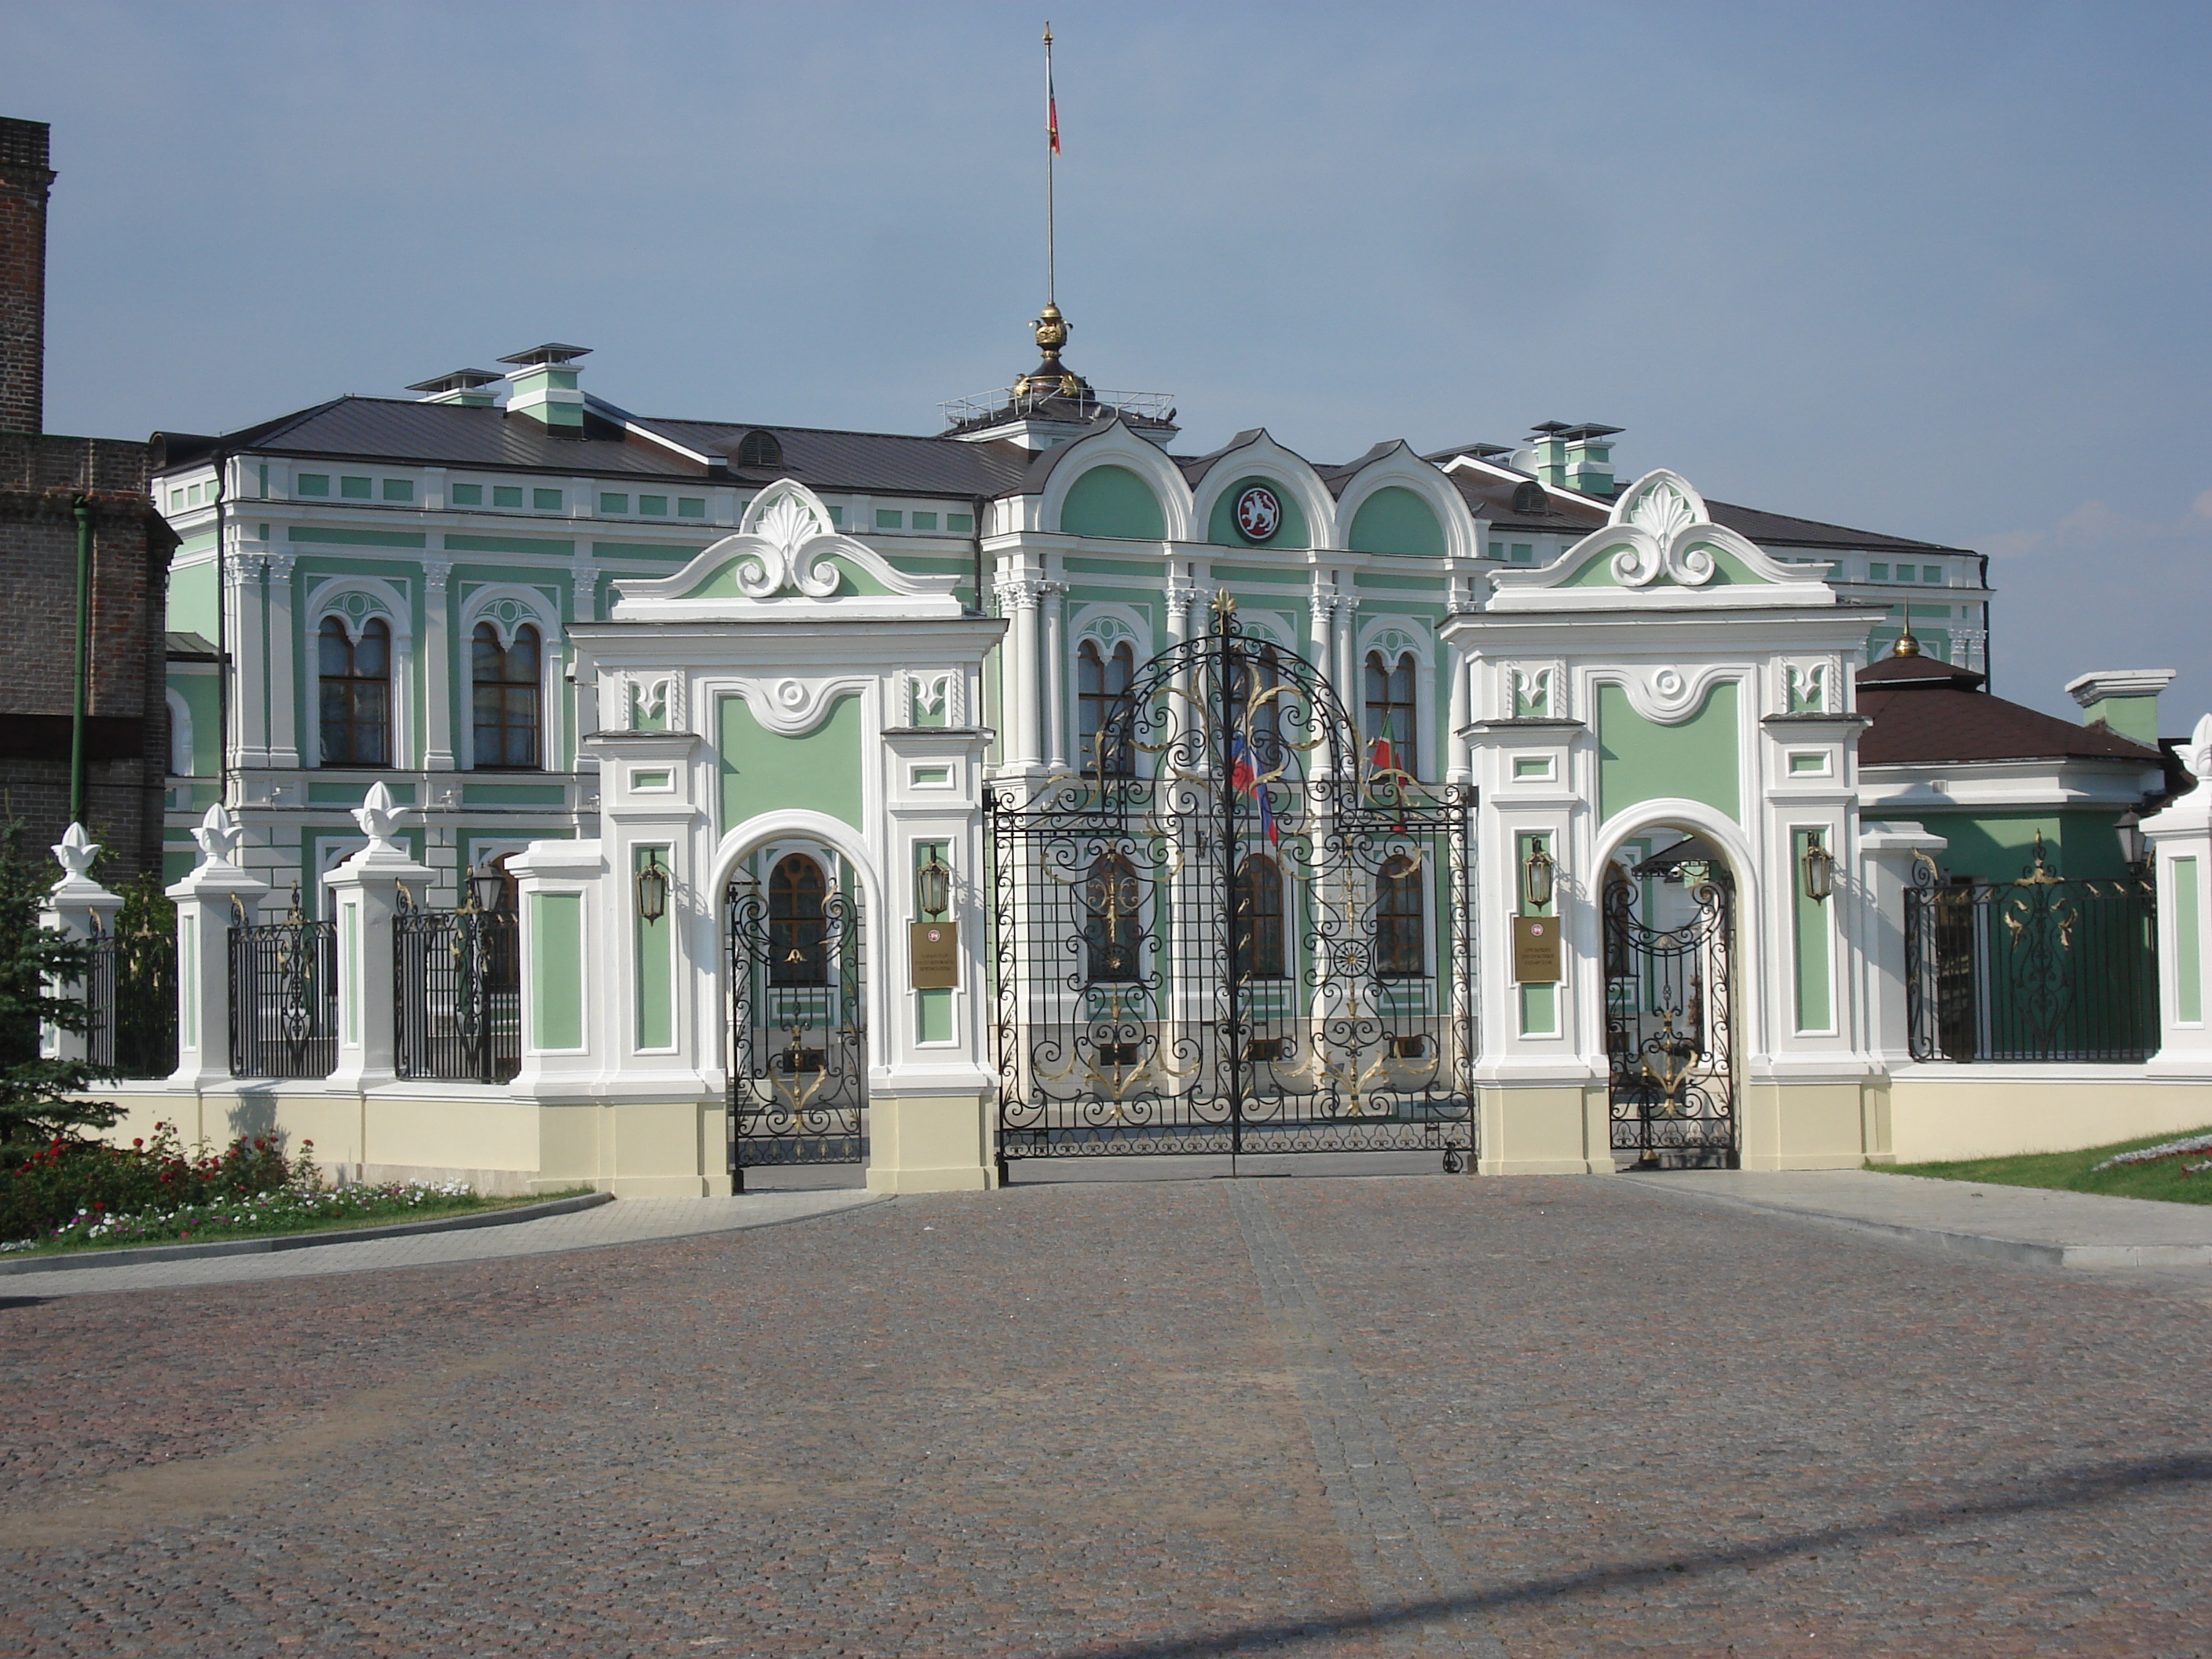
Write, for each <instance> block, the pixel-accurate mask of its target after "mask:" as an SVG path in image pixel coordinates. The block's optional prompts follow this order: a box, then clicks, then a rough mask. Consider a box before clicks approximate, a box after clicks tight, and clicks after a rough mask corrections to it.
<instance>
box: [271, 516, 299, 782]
mask: <svg viewBox="0 0 2212 1659" xmlns="http://www.w3.org/2000/svg"><path fill="white" fill-rule="evenodd" d="M263 562H264V564H265V565H266V566H267V567H268V573H269V592H268V598H267V600H266V602H265V603H266V605H267V606H268V617H269V647H268V648H269V763H270V765H271V766H297V765H299V763H300V692H299V675H298V672H297V658H298V654H299V651H300V638H299V626H298V624H297V623H296V622H295V619H294V618H295V614H296V613H295V611H294V608H293V605H292V566H293V564H294V563H295V560H294V558H293V556H292V555H290V554H289V553H269V554H264V556H263Z"/></svg>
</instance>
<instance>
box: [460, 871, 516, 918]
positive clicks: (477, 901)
mask: <svg viewBox="0 0 2212 1659" xmlns="http://www.w3.org/2000/svg"><path fill="white" fill-rule="evenodd" d="M506 893H507V877H506V876H505V875H504V874H503V873H501V872H500V871H497V870H495V869H491V868H489V866H487V867H485V868H483V869H480V870H471V872H469V908H471V909H472V910H482V911H483V912H485V913H486V914H487V915H489V913H490V912H492V911H494V910H496V909H498V908H499V902H500V900H501V898H503V897H504V896H506Z"/></svg>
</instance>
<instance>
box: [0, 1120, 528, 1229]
mask: <svg viewBox="0 0 2212 1659" xmlns="http://www.w3.org/2000/svg"><path fill="white" fill-rule="evenodd" d="M540 1196H541V1197H542V1196H543V1195H540ZM538 1201H539V1199H538V1197H529V1198H520V1199H492V1198H484V1197H480V1196H479V1195H478V1194H477V1192H476V1191H475V1189H474V1188H471V1187H470V1186H469V1185H468V1183H467V1182H459V1181H451V1182H390V1183H386V1184H383V1185H378V1186H351V1187H331V1186H328V1185H325V1182H324V1181H323V1177H322V1174H321V1171H319V1170H317V1169H316V1167H315V1162H314V1143H313V1141H302V1142H301V1145H300V1150H299V1152H298V1153H297V1154H296V1155H295V1156H294V1157H292V1158H286V1157H285V1156H284V1152H283V1146H281V1145H280V1144H279V1143H278V1142H277V1141H276V1139H274V1138H273V1137H270V1136H265V1135H264V1136H248V1135H241V1136H240V1137H239V1138H238V1139H236V1140H234V1141H233V1142H232V1143H231V1144H230V1145H229V1146H227V1147H225V1148H224V1149H223V1150H222V1152H207V1151H206V1150H205V1149H204V1148H203V1149H201V1150H199V1151H197V1152H186V1151H185V1148H184V1145H183V1142H182V1141H181V1139H179V1136H178V1133H177V1131H176V1127H175V1126H174V1125H173V1124H167V1123H163V1124H159V1125H157V1126H155V1130H154V1133H153V1136H152V1138H151V1139H143V1140H135V1141H133V1142H131V1145H130V1146H106V1145H103V1144H101V1143H99V1142H96V1141H69V1140H57V1141H54V1142H52V1144H51V1145H49V1146H46V1148H44V1149H43V1150H42V1151H40V1152H37V1153H35V1154H33V1156H32V1157H30V1158H27V1159H25V1160H24V1161H23V1162H22V1163H21V1164H18V1165H16V1166H15V1168H14V1169H13V1170H7V1171H5V1172H4V1173H0V1241H4V1242H0V1251H7V1252H9V1253H14V1252H17V1251H22V1250H33V1249H35V1250H54V1249H86V1248H92V1249H99V1248H100V1247H102V1246H106V1247H109V1248H112V1247H115V1246H118V1245H125V1244H151V1243H168V1242H172V1241H182V1242H190V1241H192V1240H199V1239H217V1238H250V1237H256V1236H259V1235H265V1234H270V1233H294V1232H312V1231H316V1230H317V1229H319V1228H325V1227H343V1226H349V1225H370V1226H374V1225H376V1224H377V1223H379V1222H386V1221H402V1220H405V1219H407V1218H409V1217H410V1216H420V1215H438V1214H450V1213H453V1212H458V1211H465V1210H481V1209H491V1208H499V1207H503V1206H507V1205H510V1204H515V1203H525V1204H527V1203H535V1202H538Z"/></svg>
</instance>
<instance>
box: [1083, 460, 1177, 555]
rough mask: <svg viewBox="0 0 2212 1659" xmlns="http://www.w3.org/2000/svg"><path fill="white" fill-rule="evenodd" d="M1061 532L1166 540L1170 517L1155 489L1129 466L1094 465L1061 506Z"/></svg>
mask: <svg viewBox="0 0 2212 1659" xmlns="http://www.w3.org/2000/svg"><path fill="white" fill-rule="evenodd" d="M1060 530H1061V531H1062V532H1064V533H1066V534H1067V535H1071V536H1103V537H1109V538H1114V539H1116V540H1120V541H1133V542H1158V541H1165V540H1166V539H1167V533H1168V520H1167V513H1166V512H1165V511H1164V509H1163V508H1162V507H1161V506H1160V498H1159V496H1158V495H1157V494H1155V493H1154V492H1153V489H1152V486H1151V485H1150V484H1148V483H1146V482H1145V481H1144V480H1143V479H1142V478H1140V477H1138V476H1137V475H1136V474H1135V473H1134V472H1132V471H1130V470H1129V469H1128V468H1127V467H1126V466H1115V465H1112V464H1111V463H1109V464H1107V465H1103V466H1094V467H1092V468H1091V470H1090V471H1087V472H1085V474H1084V475H1083V476H1082V477H1079V478H1078V479H1077V480H1076V481H1075V483H1074V484H1073V486H1072V487H1071V488H1070V489H1069V490H1068V492H1067V499H1066V501H1063V502H1061V503H1060Z"/></svg>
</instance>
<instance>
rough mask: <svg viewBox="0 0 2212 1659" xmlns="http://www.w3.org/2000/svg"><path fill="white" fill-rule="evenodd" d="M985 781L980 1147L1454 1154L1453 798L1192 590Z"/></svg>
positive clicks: (1457, 848) (1470, 1058) (1462, 1115)
mask: <svg viewBox="0 0 2212 1659" xmlns="http://www.w3.org/2000/svg"><path fill="white" fill-rule="evenodd" d="M1099 702H1100V706H1099V707H1098V708H1097V710H1096V712H1095V716H1094V714H1093V713H1092V711H1091V710H1088V709H1086V711H1085V716H1086V718H1085V746H1084V750H1083V754H1082V757H1081V762H1082V764H1081V767H1080V769H1079V770H1078V771H1076V772H1073V773H1065V774H1060V775H1057V776H1054V777H1052V778H1048V779H1047V780H1045V781H1043V782H1042V784H1041V785H1038V786H1036V787H1026V786H1024V787H1002V788H999V789H994V790H993V791H991V792H990V793H989V794H988V796H987V811H988V814H989V825H990V831H991V847H992V853H993V858H994V883H995V886H994V901H995V902H994V912H995V917H996V925H997V933H996V936H995V939H994V961H995V964H996V968H997V992H998V1002H997V1010H996V1027H997V1030H996V1033H995V1036H996V1044H997V1056H996V1058H997V1064H998V1073H999V1123H998V1132H999V1133H998V1153H999V1159H1000V1171H1001V1174H1002V1176H1003V1175H1004V1173H1005V1171H1006V1165H1007V1164H1009V1163H1010V1162H1012V1161H1013V1160H1016V1159H1021V1158H1071V1157H1100V1156H1121V1155H1132V1154H1145V1153H1226V1154H1228V1155H1230V1156H1231V1158H1236V1157H1237V1156H1239V1155H1250V1154H1258V1153H1279V1152H1363V1151H1374V1152H1431V1153H1434V1154H1435V1155H1437V1157H1438V1158H1441V1160H1442V1161H1443V1167H1444V1168H1445V1169H1447V1170H1462V1169H1465V1168H1468V1167H1469V1166H1470V1164H1471V1163H1472V1160H1473V1154H1474V1127H1475V1119H1474V1077H1473V1073H1474V956H1473V951H1472V949H1471V939H1470V933H1469V927H1468V915H1469V902H1468V881H1469V878H1470V876H1469V862H1468V843H1469V837H1470V834H1471V826H1470V823H1469V810H1470V808H1471V806H1472V805H1473V801H1474V792H1473V791H1472V790H1471V789H1468V788H1467V787H1463V786H1458V785H1454V786H1448V787H1431V786H1428V785H1424V784H1422V783H1420V782H1419V781H1416V779H1415V778H1414V777H1413V775H1412V772H1411V771H1410V770H1409V769H1407V768H1405V767H1404V766H1402V765H1401V764H1400V763H1399V759H1398V757H1397V754H1396V753H1395V752H1394V749H1393V745H1392V744H1390V743H1389V741H1388V740H1383V741H1378V742H1376V744H1372V745H1370V746H1363V745H1362V744H1361V743H1360V741H1359V735H1358V728H1357V727H1356V726H1354V725H1353V724H1352V720H1351V719H1350V717H1349V716H1348V715H1347V714H1346V712H1345V709H1344V707H1343V704H1342V703H1341V702H1340V700H1339V699H1338V696H1337V694H1336V692H1335V690H1334V688H1333V687H1331V686H1330V684H1328V681H1327V680H1326V679H1324V678H1322V676H1321V675H1320V674H1318V673H1317V672H1316V671H1315V670H1314V669H1313V667H1312V666H1311V665H1310V664H1308V663H1307V662H1305V661H1304V659H1301V658H1299V657H1298V656H1297V654H1296V653H1293V652H1291V651H1289V650H1287V649H1285V648H1284V647H1279V646H1277V645H1274V644H1272V643H1270V642H1269V641H1266V640H1264V639H1261V638H1259V637H1255V636H1254V635H1248V634H1246V633H1245V632H1244V631H1243V629H1242V628H1241V627H1240V626H1239V625H1238V623H1237V617H1236V616H1235V614H1234V607H1233V605H1225V604H1218V605H1217V609H1216V612H1215V617H1214V626H1213V628H1212V630H1211V631H1209V632H1208V633H1206V634H1203V635H1199V636H1198V637H1196V638H1194V639H1192V640H1189V641H1186V642H1184V643H1182V644H1180V645H1177V646H1174V647H1170V649H1168V650H1167V651H1165V652H1164V653H1161V654H1160V655H1159V656H1158V657H1155V658H1154V659H1152V661H1150V662H1148V663H1146V665H1143V666H1142V667H1140V668H1139V669H1137V670H1136V671H1135V672H1134V673H1133V675H1132V676H1131V677H1129V678H1128V679H1127V682H1126V684H1121V685H1117V686H1115V687H1114V688H1111V690H1110V692H1102V693H1101V696H1100V699H1099Z"/></svg>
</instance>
